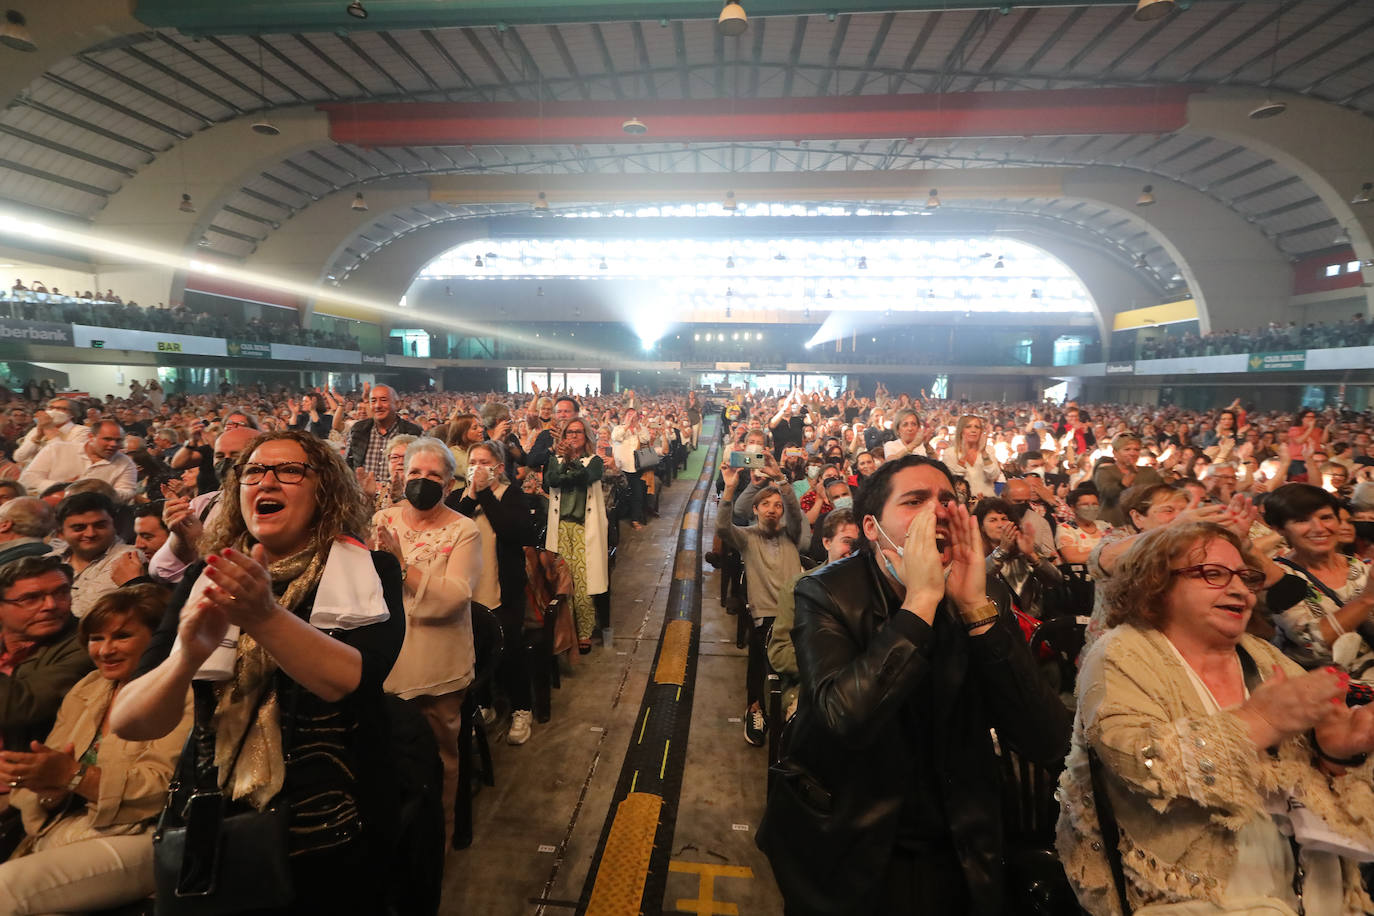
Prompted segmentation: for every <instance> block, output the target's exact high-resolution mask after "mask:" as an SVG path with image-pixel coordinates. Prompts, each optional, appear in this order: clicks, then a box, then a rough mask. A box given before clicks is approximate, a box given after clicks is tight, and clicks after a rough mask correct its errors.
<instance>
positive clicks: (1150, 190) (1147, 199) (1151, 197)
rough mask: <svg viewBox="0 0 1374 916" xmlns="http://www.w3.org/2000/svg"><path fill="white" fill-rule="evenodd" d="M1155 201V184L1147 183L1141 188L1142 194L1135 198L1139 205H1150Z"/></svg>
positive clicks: (1136, 203)
mask: <svg viewBox="0 0 1374 916" xmlns="http://www.w3.org/2000/svg"><path fill="white" fill-rule="evenodd" d="M1154 202H1155V186H1154V185H1152V184H1147V185H1146V186H1145V187H1143V188H1141V189H1140V196H1139V197H1137V198H1136V199H1135V205H1136V206H1137V207H1148V206H1151V205H1152V204H1153V203H1154Z"/></svg>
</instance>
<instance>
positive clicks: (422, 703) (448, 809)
mask: <svg viewBox="0 0 1374 916" xmlns="http://www.w3.org/2000/svg"><path fill="white" fill-rule="evenodd" d="M466 693H467V690H455V691H454V692H453V693H445V694H443V695H441V696H437V697H416V698H415V699H413V700H411V702H412V703H414V704H415V705H416V706H418V707H419V708H420V712H422V713H424V716H425V721H427V722H429V728H430V730H431V731H432V732H434V740H435V741H436V742H438V744H439V760H440V761H441V762H442V763H443V765H444V842H445V844H447V843H448V842H450V841H451V840H452V839H453V803H454V800H455V799H456V798H457V797H458V776H459V774H458V739H459V738H460V737H461V735H462V725H463V696H464V695H465V694H466ZM0 912H3V910H0Z"/></svg>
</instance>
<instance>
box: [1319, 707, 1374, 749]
mask: <svg viewBox="0 0 1374 916" xmlns="http://www.w3.org/2000/svg"><path fill="white" fill-rule="evenodd" d="M1315 734H1316V737H1317V744H1318V745H1319V746H1320V747H1321V749H1322V751H1323V752H1324V753H1325V754H1326V755H1327V756H1329V757H1337V758H1341V759H1344V758H1348V757H1357V756H1359V755H1360V754H1368V753H1369V752H1371V751H1374V706H1356V707H1350V706H1347V705H1346V704H1345V702H1344V701H1342V702H1341V703H1340V704H1339V705H1336V704H1332V710H1331V712H1329V713H1328V714H1327V716H1326V718H1325V719H1323V720H1322V721H1321V722H1320V723H1318V724H1317V726H1316V729H1315Z"/></svg>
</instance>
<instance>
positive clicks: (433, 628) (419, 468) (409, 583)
mask: <svg viewBox="0 0 1374 916" xmlns="http://www.w3.org/2000/svg"><path fill="white" fill-rule="evenodd" d="M404 456H405V458H404V472H403V473H404V475H405V491H404V496H405V499H404V501H402V502H399V503H397V504H396V505H394V506H391V507H390V508H388V509H383V510H382V511H381V512H378V513H377V514H376V515H375V516H373V518H372V531H373V534H374V536H375V538H376V541H377V547H378V549H380V550H385V551H386V552H387V553H389V554H391V555H392V556H394V557H395V558H396V561H397V562H398V563H400V564H401V571H402V573H403V574H404V576H405V578H404V580H403V582H404V585H405V605H406V638H405V642H404V643H402V645H401V655H400V657H399V658H397V659H396V665H395V667H393V668H392V669H391V673H390V674H389V675H387V679H386V685H385V686H386V691H387V693H391V694H395V695H396V696H398V697H400V698H401V699H403V700H408V701H410V702H412V703H414V704H415V705H416V706H418V707H419V709H420V712H421V713H423V714H424V717H425V719H426V721H428V722H429V727H430V730H431V731H433V732H434V739H435V741H436V742H438V745H439V759H440V760H441V761H442V763H443V767H444V797H443V803H444V826H445V829H446V832H445V834H444V835H445V836H446V837H452V836H453V824H454V819H453V805H454V801H455V800H456V798H457V792H458V776H459V774H458V742H459V736H460V734H461V726H462V721H463V695H464V693H465V692H466V691H467V686H468V684H470V683H471V682H472V676H473V665H474V663H475V661H476V653H475V650H474V647H473V642H472V597H473V591H474V589H475V588H476V587H477V582H478V580H479V577H480V573H481V569H482V541H481V534H480V533H479V531H478V528H477V525H475V524H474V523H473V521H472V519H470V518H467V517H465V516H463V515H460V514H459V513H457V512H455V511H453V510H452V509H450V508H449V507H448V506H446V505H444V497H445V496H447V495H448V493H449V491H450V490H452V489H453V472H454V461H453V453H452V452H450V451H449V449H448V446H447V445H445V444H444V443H443V442H441V441H440V440H438V439H435V438H433V437H431V436H421V437H420V438H418V439H415V440H414V441H412V442H411V443H410V445H408V446H407V447H406V449H405V452H404Z"/></svg>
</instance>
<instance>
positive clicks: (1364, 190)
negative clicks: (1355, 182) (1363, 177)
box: [1350, 181, 1374, 204]
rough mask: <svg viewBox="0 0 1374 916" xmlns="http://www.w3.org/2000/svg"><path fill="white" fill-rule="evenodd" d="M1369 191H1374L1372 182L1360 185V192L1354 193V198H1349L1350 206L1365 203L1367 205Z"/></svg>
mask: <svg viewBox="0 0 1374 916" xmlns="http://www.w3.org/2000/svg"><path fill="white" fill-rule="evenodd" d="M1370 191H1374V182H1371V181H1366V182H1365V183H1364V184H1362V185H1360V190H1359V191H1358V192H1356V194H1355V196H1354V197H1352V198H1350V202H1351V203H1352V204H1367V203H1369V192H1370Z"/></svg>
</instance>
